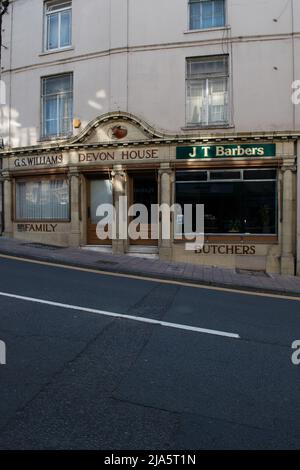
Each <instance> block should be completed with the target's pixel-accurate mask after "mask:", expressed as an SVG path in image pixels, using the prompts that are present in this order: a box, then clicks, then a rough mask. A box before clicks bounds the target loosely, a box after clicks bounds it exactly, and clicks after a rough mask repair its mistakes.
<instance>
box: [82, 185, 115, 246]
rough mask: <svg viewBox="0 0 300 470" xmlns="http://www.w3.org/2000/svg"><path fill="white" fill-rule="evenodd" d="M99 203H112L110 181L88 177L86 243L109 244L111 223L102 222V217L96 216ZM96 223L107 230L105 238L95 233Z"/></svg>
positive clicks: (110, 241)
mask: <svg viewBox="0 0 300 470" xmlns="http://www.w3.org/2000/svg"><path fill="white" fill-rule="evenodd" d="M101 204H113V193H112V183H111V181H110V180H109V179H104V178H102V179H99V178H97V179H96V178H95V179H90V180H88V184H87V243H88V245H111V243H112V240H111V224H110V223H103V224H102V222H101V221H102V220H104V219H103V217H99V216H97V214H96V212H97V208H98V207H99V206H100V205H101ZM97 224H100V225H99V227H100V226H101V227H102V229H103V231H105V232H109V233H110V234H109V237H108V238H107V239H100V238H99V237H98V235H97Z"/></svg>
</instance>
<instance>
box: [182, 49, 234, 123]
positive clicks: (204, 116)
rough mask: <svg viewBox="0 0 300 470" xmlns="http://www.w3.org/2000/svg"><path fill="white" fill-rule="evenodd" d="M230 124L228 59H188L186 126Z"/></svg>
mask: <svg viewBox="0 0 300 470" xmlns="http://www.w3.org/2000/svg"><path fill="white" fill-rule="evenodd" d="M227 122H228V56H211V57H200V58H192V59H187V124H188V125H193V126H194V125H200V126H211V125H224V124H226V123H227Z"/></svg>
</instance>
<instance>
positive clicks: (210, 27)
mask: <svg viewBox="0 0 300 470" xmlns="http://www.w3.org/2000/svg"><path fill="white" fill-rule="evenodd" d="M204 1H206V0H198V2H199V3H201V2H204ZM207 1H209V0H207ZM192 3H193V2H191V0H188V8H187V9H188V20H187V31H191V32H193V31H206V30H210V29H222V28H226V22H227V0H224V24H223V25H222V26H204V27H202V28H201V27H199V28H191V4H192Z"/></svg>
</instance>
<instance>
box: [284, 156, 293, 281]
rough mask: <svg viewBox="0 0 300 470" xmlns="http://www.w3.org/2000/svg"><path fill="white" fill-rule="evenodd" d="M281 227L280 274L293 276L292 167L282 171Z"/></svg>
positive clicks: (285, 167)
mask: <svg viewBox="0 0 300 470" xmlns="http://www.w3.org/2000/svg"><path fill="white" fill-rule="evenodd" d="M281 171H282V193H283V194H282V227H281V274H285V275H290V276H294V275H295V257H294V231H295V227H294V220H295V216H294V210H295V198H294V173H295V172H296V167H295V166H293V165H289V166H288V165H286V166H283V167H282V169H281Z"/></svg>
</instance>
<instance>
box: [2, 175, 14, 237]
mask: <svg viewBox="0 0 300 470" xmlns="http://www.w3.org/2000/svg"><path fill="white" fill-rule="evenodd" d="M2 176H3V179H4V182H3V185H4V189H3V199H4V200H3V212H4V233H3V235H4V236H5V237H10V238H11V237H12V236H13V222H12V220H13V197H12V196H13V195H12V179H11V177H10V174H9V173H8V172H3V173H2Z"/></svg>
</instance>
